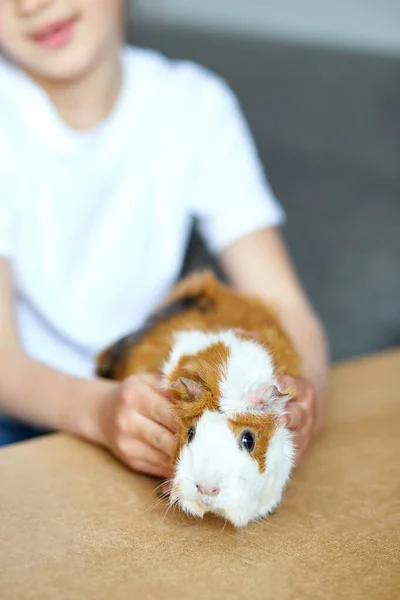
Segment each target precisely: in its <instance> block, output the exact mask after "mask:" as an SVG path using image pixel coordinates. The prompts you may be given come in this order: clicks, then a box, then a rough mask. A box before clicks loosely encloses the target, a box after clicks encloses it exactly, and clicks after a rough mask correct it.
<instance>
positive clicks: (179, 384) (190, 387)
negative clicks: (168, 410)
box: [170, 377, 203, 401]
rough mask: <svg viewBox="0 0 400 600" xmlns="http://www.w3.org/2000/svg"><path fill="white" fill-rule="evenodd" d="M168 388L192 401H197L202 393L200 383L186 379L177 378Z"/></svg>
mask: <svg viewBox="0 0 400 600" xmlns="http://www.w3.org/2000/svg"><path fill="white" fill-rule="evenodd" d="M170 388H171V389H172V390H174V391H176V392H178V394H181V395H183V396H186V397H188V398H187V399H188V400H192V401H195V400H198V399H199V397H200V394H201V393H202V391H203V388H202V386H201V384H200V383H198V382H197V381H193V379H188V378H187V377H179V379H177V380H176V381H173V382H172V383H171V384H170Z"/></svg>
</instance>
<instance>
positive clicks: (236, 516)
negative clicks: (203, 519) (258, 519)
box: [224, 510, 250, 529]
mask: <svg viewBox="0 0 400 600" xmlns="http://www.w3.org/2000/svg"><path fill="white" fill-rule="evenodd" d="M224 517H225V519H226V520H227V521H229V522H230V523H232V525H233V526H234V527H236V528H237V529H243V528H244V527H247V525H248V524H249V522H250V519H249V518H248V516H247V515H246V514H244V513H243V512H241V511H235V510H229V511H226V512H225V515H224Z"/></svg>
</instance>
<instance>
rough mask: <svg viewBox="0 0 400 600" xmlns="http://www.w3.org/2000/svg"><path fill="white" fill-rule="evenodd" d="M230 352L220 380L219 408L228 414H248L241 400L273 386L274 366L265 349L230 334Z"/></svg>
mask: <svg viewBox="0 0 400 600" xmlns="http://www.w3.org/2000/svg"><path fill="white" fill-rule="evenodd" d="M229 350H230V353H229V358H228V364H227V368H226V371H225V373H224V374H223V377H222V379H221V381H220V388H221V398H220V402H219V403H220V407H221V410H222V411H223V412H226V413H229V414H238V413H243V412H249V409H248V407H247V406H246V404H245V402H244V397H245V395H246V394H248V393H249V392H253V391H255V390H257V389H259V388H261V387H263V386H267V385H270V384H271V383H272V380H273V377H274V369H273V363H272V360H271V357H270V355H269V354H268V352H267V350H265V348H263V347H262V346H261V345H260V344H258V343H257V342H256V341H254V342H253V341H252V340H244V339H242V338H240V337H237V336H235V335H233V336H232V339H231V340H230V343H229Z"/></svg>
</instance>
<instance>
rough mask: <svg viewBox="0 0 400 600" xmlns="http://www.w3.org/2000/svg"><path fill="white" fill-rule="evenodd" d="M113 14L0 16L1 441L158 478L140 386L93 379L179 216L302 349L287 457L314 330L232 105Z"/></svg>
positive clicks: (165, 267) (164, 411)
mask: <svg viewBox="0 0 400 600" xmlns="http://www.w3.org/2000/svg"><path fill="white" fill-rule="evenodd" d="M123 7H124V6H123V2H122V0H18V1H14V0H3V2H1V3H0V48H1V50H2V53H3V55H4V56H3V58H0V157H1V159H0V354H1V356H0V410H1V412H2V414H3V415H4V416H3V417H2V418H1V421H0V444H3V445H4V444H6V443H10V442H13V441H19V440H21V439H24V438H26V437H29V436H32V435H35V434H37V433H38V431H40V428H41V429H44V430H64V431H66V432H69V433H72V434H74V435H77V436H81V437H83V438H85V439H87V440H89V441H91V442H93V443H95V444H99V445H102V446H104V447H106V448H108V449H109V450H111V451H112V452H113V453H114V454H115V455H117V456H118V457H119V458H120V459H121V460H122V461H123V462H125V463H126V464H128V465H129V466H130V467H131V468H133V469H135V470H137V471H141V472H144V473H148V474H152V475H158V476H162V477H164V476H165V477H167V476H169V475H170V472H171V460H170V457H171V454H172V452H173V448H174V435H173V432H174V427H175V423H174V418H173V416H172V413H171V410H170V405H169V401H168V398H165V397H163V396H162V395H161V393H160V391H159V386H158V379H157V377H156V376H155V375H154V374H151V373H149V374H148V375H146V376H140V377H138V376H134V377H131V378H130V379H128V380H127V381H125V382H124V383H122V384H120V383H116V382H110V381H103V380H100V379H97V378H95V377H93V376H92V373H93V367H94V359H95V356H96V354H97V352H98V351H99V350H100V349H101V348H103V347H104V346H106V345H107V344H109V343H110V342H112V341H114V340H115V339H116V338H118V337H119V336H122V335H124V334H125V333H127V332H128V331H132V330H134V329H135V328H137V327H139V326H140V325H141V324H142V323H143V321H144V320H145V318H146V316H147V315H148V313H149V311H150V310H151V309H152V308H153V307H154V306H155V305H156V304H157V303H158V302H159V301H160V300H161V299H162V298H163V297H164V296H165V294H166V293H167V292H168V290H169V288H170V287H171V285H172V284H173V283H174V281H175V279H176V277H177V276H178V274H179V272H180V268H181V265H182V260H183V257H184V251H185V246H186V243H187V240H188V235H189V233H190V225H191V222H192V221H191V220H192V217H193V216H196V217H197V218H198V220H199V223H200V227H201V231H202V234H203V236H204V239H205V240H206V242H207V244H208V246H209V248H210V249H211V250H212V251H213V252H214V253H215V255H216V256H217V257H218V259H219V260H220V263H221V266H222V268H223V269H224V270H225V272H226V274H227V276H228V277H229V279H230V281H231V282H232V285H235V286H236V287H237V288H238V289H241V290H243V291H246V292H253V293H258V294H260V295H261V296H263V297H264V298H265V299H266V300H268V301H269V300H272V301H274V302H276V303H278V305H279V307H280V311H281V315H282V318H283V321H284V323H285V324H286V327H287V329H288V331H289V332H290V333H291V335H292V336H293V338H294V340H295V342H296V343H297V345H298V348H299V351H300V352H301V355H302V358H303V362H304V367H305V377H304V378H299V379H297V380H296V381H295V384H296V385H297V391H298V393H297V397H296V398H295V399H294V400H293V401H292V402H291V406H290V413H289V416H288V423H289V426H290V427H291V428H292V429H293V430H295V431H296V432H297V441H298V448H299V449H298V458H300V457H301V455H302V453H303V451H304V449H305V448H306V446H307V444H308V442H309V440H310V438H311V436H312V434H313V432H314V431H315V429H316V427H317V426H318V424H319V423H320V421H321V415H322V410H321V408H322V405H323V396H324V394H323V392H324V387H325V380H326V373H327V352H326V342H325V336H324V332H323V329H322V327H321V324H320V323H319V320H318V318H317V317H316V315H315V314H314V311H313V309H312V308H311V306H310V304H309V301H308V299H307V298H306V296H305V294H304V292H303V289H302V287H301V285H300V283H299V281H298V279H297V277H296V275H295V272H294V269H293V266H292V264H291V262H290V259H289V257H288V254H287V252H286V250H285V247H284V245H283V242H282V240H281V237H280V234H279V231H278V227H279V225H280V224H281V223H282V222H283V219H284V214H283V211H282V209H281V207H280V205H279V203H278V202H277V200H276V199H275V198H274V197H273V194H272V191H271V189H270V187H269V185H268V182H267V181H266V180H265V178H264V177H263V174H262V169H261V166H260V163H259V161H258V158H257V155H256V152H255V149H254V145H253V142H252V139H251V137H250V134H249V132H248V129H247V126H246V123H245V121H244V119H243V117H242V114H241V112H240V109H239V106H238V103H237V101H236V99H235V97H234V96H233V94H232V92H231V91H230V90H229V88H228V87H227V85H226V84H225V83H224V82H223V81H221V80H220V79H219V78H218V77H217V76H215V75H213V74H211V73H209V72H208V71H207V70H205V69H203V68H201V67H199V66H197V65H194V64H192V63H190V62H184V61H181V62H180V61H176V62H174V61H169V60H167V59H166V58H164V57H163V56H161V55H159V54H157V53H156V52H153V51H150V50H139V49H138V48H131V47H127V46H124V45H123V43H122V30H123Z"/></svg>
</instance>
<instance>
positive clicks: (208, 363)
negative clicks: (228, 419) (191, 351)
mask: <svg viewBox="0 0 400 600" xmlns="http://www.w3.org/2000/svg"><path fill="white" fill-rule="evenodd" d="M228 359H229V349H228V348H227V346H226V345H225V344H224V343H223V342H218V343H216V344H212V345H211V346H209V347H208V348H205V349H204V350H201V351H200V352H198V353H197V354H195V355H190V356H187V355H185V356H181V358H180V360H179V362H178V364H177V366H176V367H175V369H174V370H173V372H172V373H171V375H170V377H169V381H170V383H172V382H174V381H178V380H179V378H180V377H185V378H188V379H191V380H193V381H194V382H196V383H197V384H199V385H200V386H201V388H202V391H201V392H200V393H199V395H198V397H197V398H196V399H193V398H192V397H191V396H190V394H189V393H188V390H187V388H186V387H185V386H178V387H177V388H176V389H171V397H172V401H173V404H174V407H175V412H176V415H177V416H178V418H179V426H178V444H177V450H176V456H179V453H180V450H181V448H182V446H183V445H184V444H186V442H187V441H188V431H189V429H190V427H192V426H193V427H195V426H196V422H197V420H198V419H199V417H200V416H201V415H202V414H203V413H204V411H205V410H207V409H208V410H212V411H216V410H218V409H219V399H220V397H221V390H220V377H221V376H222V375H223V373H224V371H225V369H226V366H227V362H228Z"/></svg>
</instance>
